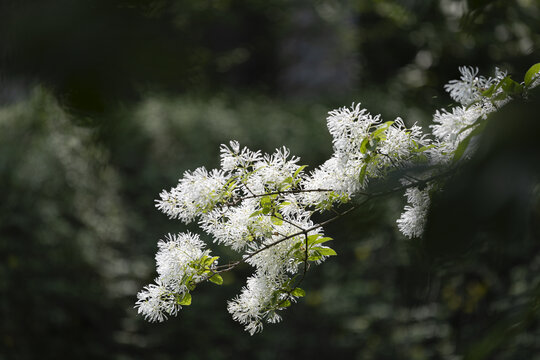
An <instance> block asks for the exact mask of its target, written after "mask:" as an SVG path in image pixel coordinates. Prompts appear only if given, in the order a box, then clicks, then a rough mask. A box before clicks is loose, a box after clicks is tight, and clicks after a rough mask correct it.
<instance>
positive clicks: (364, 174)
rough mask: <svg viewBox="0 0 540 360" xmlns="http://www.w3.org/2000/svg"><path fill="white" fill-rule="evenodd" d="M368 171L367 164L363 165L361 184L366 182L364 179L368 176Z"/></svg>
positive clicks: (360, 176)
mask: <svg viewBox="0 0 540 360" xmlns="http://www.w3.org/2000/svg"><path fill="white" fill-rule="evenodd" d="M366 171H367V164H364V165H362V168H361V169H360V175H359V176H358V181H359V182H360V184H363V183H364V179H365V177H366Z"/></svg>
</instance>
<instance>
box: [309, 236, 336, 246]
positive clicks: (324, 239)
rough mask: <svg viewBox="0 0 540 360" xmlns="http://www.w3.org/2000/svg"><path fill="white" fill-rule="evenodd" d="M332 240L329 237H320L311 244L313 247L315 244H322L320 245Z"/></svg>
mask: <svg viewBox="0 0 540 360" xmlns="http://www.w3.org/2000/svg"><path fill="white" fill-rule="evenodd" d="M332 240H334V239H332V238H331V237H320V238H318V239H317V240H315V241H313V243H312V244H313V245H315V244H322V243H325V242H327V241H332Z"/></svg>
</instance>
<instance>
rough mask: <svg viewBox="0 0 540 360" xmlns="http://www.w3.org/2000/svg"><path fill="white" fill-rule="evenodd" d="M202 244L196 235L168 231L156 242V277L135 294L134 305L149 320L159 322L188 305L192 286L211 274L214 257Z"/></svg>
mask: <svg viewBox="0 0 540 360" xmlns="http://www.w3.org/2000/svg"><path fill="white" fill-rule="evenodd" d="M204 247H205V243H204V242H202V241H201V240H200V238H199V236H198V235H196V234H191V233H184V234H179V235H171V234H169V235H168V236H167V237H166V240H165V241H163V240H161V241H159V243H158V248H159V250H158V253H157V254H156V264H157V272H158V275H159V277H158V278H157V279H156V280H155V284H150V285H148V286H146V287H145V288H144V290H143V291H140V292H139V294H138V295H137V298H138V301H137V303H136V308H138V312H139V314H142V315H143V316H144V317H145V318H146V319H148V320H149V321H159V322H161V321H163V320H165V319H167V315H176V314H177V313H178V310H180V309H181V308H182V305H189V303H190V301H191V295H190V293H189V292H190V291H191V290H193V288H194V285H195V284H197V283H199V282H201V281H204V280H206V279H208V278H210V277H211V276H212V273H213V270H214V269H215V266H216V265H217V257H210V251H209V250H203V249H204Z"/></svg>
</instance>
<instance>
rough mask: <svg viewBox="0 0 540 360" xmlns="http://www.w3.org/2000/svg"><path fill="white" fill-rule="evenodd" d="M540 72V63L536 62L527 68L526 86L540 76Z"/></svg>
mask: <svg viewBox="0 0 540 360" xmlns="http://www.w3.org/2000/svg"><path fill="white" fill-rule="evenodd" d="M539 73H540V63H537V64H534V65H533V66H531V67H530V68H529V70H527V73H525V78H524V83H525V86H529V85H530V84H531V83H532V81H533V80H534V79H535V78H536V77H538V76H540V74H539Z"/></svg>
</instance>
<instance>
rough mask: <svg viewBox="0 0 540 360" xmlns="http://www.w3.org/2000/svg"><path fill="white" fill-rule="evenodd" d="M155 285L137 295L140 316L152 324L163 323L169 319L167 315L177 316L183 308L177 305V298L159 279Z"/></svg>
mask: <svg viewBox="0 0 540 360" xmlns="http://www.w3.org/2000/svg"><path fill="white" fill-rule="evenodd" d="M155 281H156V283H155V284H150V285H147V286H145V287H144V290H142V291H140V292H139V293H138V294H137V299H138V300H137V303H136V304H135V308H137V311H138V313H139V314H141V315H143V316H144V318H145V319H146V320H148V321H151V322H155V321H158V322H162V321H164V320H166V319H167V314H169V315H176V314H177V313H178V310H180V309H181V308H182V307H181V306H180V305H178V304H177V302H176V296H175V295H174V294H173V292H171V291H170V290H169V289H168V288H167V287H166V286H165V285H164V284H163V283H161V281H160V280H159V279H156V280H155Z"/></svg>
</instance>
